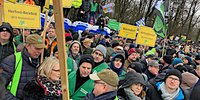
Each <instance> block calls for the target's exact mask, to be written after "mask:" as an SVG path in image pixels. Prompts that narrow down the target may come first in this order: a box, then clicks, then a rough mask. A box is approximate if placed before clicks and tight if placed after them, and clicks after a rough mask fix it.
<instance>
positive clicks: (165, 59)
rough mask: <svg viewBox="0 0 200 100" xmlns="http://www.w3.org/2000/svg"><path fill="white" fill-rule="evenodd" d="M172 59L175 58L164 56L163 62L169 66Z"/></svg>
mask: <svg viewBox="0 0 200 100" xmlns="http://www.w3.org/2000/svg"><path fill="white" fill-rule="evenodd" d="M172 59H173V57H172V56H171V55H165V56H163V60H164V61H165V62H166V63H168V64H172Z"/></svg>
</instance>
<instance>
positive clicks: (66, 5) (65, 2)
mask: <svg viewBox="0 0 200 100" xmlns="http://www.w3.org/2000/svg"><path fill="white" fill-rule="evenodd" d="M47 1H48V0H47ZM72 2H73V0H62V5H63V8H71V6H72ZM49 4H50V5H53V1H52V0H50V3H49Z"/></svg>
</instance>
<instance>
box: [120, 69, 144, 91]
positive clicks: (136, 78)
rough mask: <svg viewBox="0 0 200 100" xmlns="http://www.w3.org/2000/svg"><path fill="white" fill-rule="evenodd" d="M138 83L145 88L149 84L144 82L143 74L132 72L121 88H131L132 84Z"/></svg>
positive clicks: (127, 75) (128, 74)
mask: <svg viewBox="0 0 200 100" xmlns="http://www.w3.org/2000/svg"><path fill="white" fill-rule="evenodd" d="M138 83H140V84H142V85H144V86H145V85H146V84H147V83H146V81H145V80H144V78H143V76H142V74H140V73H137V72H133V71H130V72H128V73H127V74H126V77H125V79H124V83H123V84H122V86H121V87H120V88H126V87H130V86H131V85H132V84H138Z"/></svg>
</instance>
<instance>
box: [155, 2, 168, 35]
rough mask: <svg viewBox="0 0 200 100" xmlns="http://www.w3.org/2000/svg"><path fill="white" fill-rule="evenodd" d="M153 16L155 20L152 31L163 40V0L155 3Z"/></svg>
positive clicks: (164, 32)
mask: <svg viewBox="0 0 200 100" xmlns="http://www.w3.org/2000/svg"><path fill="white" fill-rule="evenodd" d="M154 7H155V9H154V11H155V14H156V19H155V22H154V26H153V29H154V31H155V32H156V34H157V35H159V36H160V37H162V38H165V34H166V32H167V25H166V23H165V16H164V8H165V7H164V1H163V0H157V1H156V3H155V6H154Z"/></svg>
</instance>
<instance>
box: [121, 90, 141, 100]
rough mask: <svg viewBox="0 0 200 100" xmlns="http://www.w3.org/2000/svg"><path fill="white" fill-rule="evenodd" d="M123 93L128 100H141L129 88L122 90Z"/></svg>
mask: <svg viewBox="0 0 200 100" xmlns="http://www.w3.org/2000/svg"><path fill="white" fill-rule="evenodd" d="M124 92H125V93H126V95H127V96H128V98H129V100H143V99H141V98H140V97H138V96H136V95H135V94H134V92H133V91H132V90H131V89H130V88H124Z"/></svg>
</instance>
